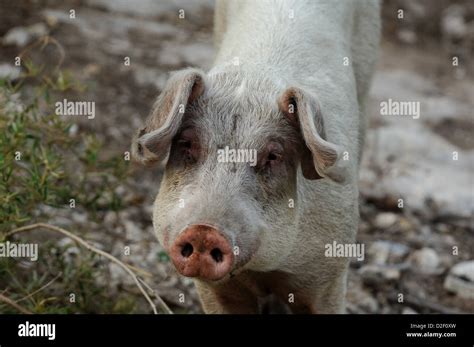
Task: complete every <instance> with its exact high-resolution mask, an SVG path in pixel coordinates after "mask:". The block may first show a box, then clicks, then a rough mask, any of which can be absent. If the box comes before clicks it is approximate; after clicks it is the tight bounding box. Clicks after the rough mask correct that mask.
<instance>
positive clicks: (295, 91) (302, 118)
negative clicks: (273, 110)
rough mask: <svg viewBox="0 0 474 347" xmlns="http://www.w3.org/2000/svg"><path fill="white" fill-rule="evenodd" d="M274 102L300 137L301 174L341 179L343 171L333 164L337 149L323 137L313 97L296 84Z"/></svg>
mask: <svg viewBox="0 0 474 347" xmlns="http://www.w3.org/2000/svg"><path fill="white" fill-rule="evenodd" d="M278 106H279V108H280V110H281V111H282V112H283V114H284V115H285V116H286V117H287V118H288V120H289V121H290V123H291V124H292V125H293V126H295V127H296V128H297V129H298V130H299V132H300V134H301V135H302V137H303V140H304V143H305V146H304V148H303V151H302V154H301V170H302V172H303V176H304V177H305V178H307V179H310V180H314V179H320V178H324V177H327V178H329V179H331V180H333V181H336V182H343V181H344V179H345V178H344V177H343V173H342V172H341V171H340V170H337V168H335V167H334V166H335V164H336V162H337V161H338V159H339V156H340V149H339V147H338V146H337V145H335V144H333V143H330V142H328V141H326V140H325V139H326V133H325V129H324V120H323V117H322V114H321V109H320V106H319V103H318V101H317V100H316V98H315V97H313V96H312V95H310V94H309V93H307V92H305V91H303V90H301V89H299V88H289V89H287V90H286V91H285V92H284V93H283V95H282V96H281V97H280V99H279V101H278Z"/></svg>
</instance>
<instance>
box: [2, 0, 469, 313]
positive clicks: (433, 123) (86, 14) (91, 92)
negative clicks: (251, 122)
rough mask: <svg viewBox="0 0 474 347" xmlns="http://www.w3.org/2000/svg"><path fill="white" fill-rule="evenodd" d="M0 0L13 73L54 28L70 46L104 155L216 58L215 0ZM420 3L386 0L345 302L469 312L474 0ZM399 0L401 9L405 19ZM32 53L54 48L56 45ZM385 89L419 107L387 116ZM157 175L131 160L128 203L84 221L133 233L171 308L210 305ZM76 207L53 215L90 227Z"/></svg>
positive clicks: (122, 280) (113, 236)
mask: <svg viewBox="0 0 474 347" xmlns="http://www.w3.org/2000/svg"><path fill="white" fill-rule="evenodd" d="M1 2H2V4H1V12H2V13H1V14H0V37H2V45H1V46H0V47H1V48H0V75H1V74H5V73H6V72H5V71H7V72H12V71H14V69H15V67H14V66H13V57H15V56H17V55H18V54H19V52H21V51H22V50H24V49H25V47H27V46H28V44H30V43H31V42H33V41H34V40H35V39H36V38H37V37H38V36H40V35H42V34H49V35H50V36H52V37H53V38H54V39H55V40H57V42H59V43H60V45H61V46H62V47H63V49H64V52H65V60H64V63H63V67H64V68H66V69H69V70H71V71H72V72H73V74H74V76H75V77H76V78H78V79H79V80H81V81H83V82H84V83H85V84H86V85H87V86H88V89H87V91H86V95H81V96H80V99H81V100H91V101H95V102H96V114H97V116H96V118H95V119H94V121H87V120H82V121H78V129H79V130H78V131H80V132H84V133H95V134H97V135H99V137H101V138H102V139H103V140H104V141H105V143H106V152H107V153H106V154H104V155H109V156H113V155H117V156H122V155H123V153H124V151H127V150H128V149H129V146H130V139H131V138H132V135H133V132H134V131H135V129H137V128H138V127H139V126H140V124H141V122H142V121H143V119H144V118H145V117H146V116H147V114H148V112H149V109H150V106H151V105H152V103H153V101H154V99H155V98H156V96H157V95H158V93H159V91H160V90H161V89H162V88H163V86H164V84H165V82H166V80H167V76H168V73H169V72H170V71H172V70H177V69H179V68H182V67H187V66H198V67H202V68H208V67H209V66H210V64H211V63H212V58H213V54H214V50H213V46H212V18H213V1H208V0H205V1H192V2H191V1H183V0H179V1H177V0H175V1H170V2H168V1H167V2H164V1H163V2H162V1H152V0H140V1H134V2H127V1H125V0H116V1H111V0H96V1H93V0H90V1H77V0H66V1H35V2H33V1H18V2H4V1H1ZM411 3H412V4H411V5H410V4H409V2H406V1H388V2H386V4H385V5H384V8H383V23H384V36H383V39H382V42H381V49H380V56H379V63H378V66H377V72H376V75H375V77H374V81H373V85H372V89H371V96H370V102H369V116H370V122H369V130H368V133H367V141H366V149H365V154H364V160H363V165H362V169H361V223H360V229H359V234H358V242H363V243H364V244H365V245H366V250H367V257H366V259H365V260H364V261H363V262H358V261H353V262H352V263H351V267H350V275H349V285H348V295H347V301H348V311H349V312H350V313H437V312H445V313H456V312H474V297H473V293H474V274H473V271H474V269H473V268H474V265H473V264H474V263H473V262H470V263H468V261H472V260H473V258H474V257H473V254H474V228H473V226H474V224H473V211H474V198H473V196H474V182H473V180H474V179H473V168H474V140H473V139H474V136H473V131H474V122H473V111H472V110H473V109H474V77H473V74H472V72H473V66H472V52H473V46H472V42H473V41H474V40H473V38H474V21H473V17H474V15H473V13H474V10H473V9H472V6H471V5H469V2H462V1H457V2H454V3H453V4H450V3H449V2H446V1H439V2H437V5H436V6H430V4H429V3H427V2H426V1H420V2H417V4H416V5H413V2H411ZM456 6H458V7H456ZM438 7H439V8H438ZM400 8H402V9H404V11H405V12H404V14H405V19H403V20H401V19H398V18H397V15H398V12H397V11H398V9H400ZM71 9H72V10H74V11H75V18H71V16H70V10H71ZM179 9H184V11H185V18H184V19H180V18H179V17H178V11H179ZM429 19H431V20H432V21H435V22H436V21H437V22H438V24H439V25H434V24H433V23H431V22H430V20H429ZM428 23H430V24H428ZM12 28H17V29H18V30H17V32H16V33H15V32H14V31H13V33H12ZM33 56H34V57H35V59H37V60H38V61H43V62H55V61H57V60H58V52H57V50H56V49H55V48H54V47H47V48H46V49H44V50H43V51H41V52H37V53H34V54H33ZM126 57H129V58H130V65H129V66H127V65H125V64H124V59H126ZM453 57H458V59H459V64H458V65H453ZM72 97H74V96H72ZM76 97H77V96H76ZM389 98H391V99H394V100H412V101H419V102H420V104H421V117H420V118H419V119H413V118H403V119H401V118H397V117H395V118H394V117H391V116H381V115H380V102H382V101H384V100H388V99H389ZM453 152H457V153H458V156H459V159H458V160H453ZM160 176H161V175H160V172H159V171H157V170H151V171H150V170H144V169H142V168H139V167H135V168H134V169H133V174H132V175H131V176H130V178H129V179H128V180H127V182H126V184H124V186H123V187H121V191H120V192H121V194H122V195H123V196H124V198H125V199H126V201H127V202H128V205H127V206H128V207H127V208H126V209H124V210H122V211H120V212H119V213H113V212H104V213H103V216H102V220H103V223H102V225H91V226H90V227H87V228H84V229H87V230H88V232H87V238H89V239H91V240H95V241H96V242H98V243H100V244H102V245H104V248H105V249H106V250H108V251H110V252H111V253H112V254H115V255H117V256H119V257H121V258H122V259H123V258H124V257H123V256H122V255H121V249H123V246H124V245H130V247H131V255H130V256H128V257H127V259H125V260H126V261H127V262H129V263H131V264H135V265H137V266H139V267H141V268H143V269H146V270H147V271H149V272H150V273H152V274H153V279H152V282H153V284H154V286H155V287H156V288H157V290H158V292H159V293H160V295H161V296H162V297H163V298H164V299H165V300H166V302H167V303H169V304H170V305H171V307H172V308H173V310H175V311H176V312H201V308H200V306H199V303H198V299H197V296H196V293H195V290H194V287H193V284H192V281H190V280H189V279H186V278H182V277H179V276H178V275H177V274H176V272H175V271H174V269H173V268H172V266H171V264H170V263H169V262H168V261H166V260H163V257H162V255H163V253H162V251H163V249H162V248H161V246H160V245H159V244H158V243H157V241H156V239H155V236H154V234H153V230H152V226H151V205H152V202H153V198H154V196H155V195H156V193H157V192H158V189H159V183H160ZM399 199H403V207H402V208H400V207H399V203H400V201H399ZM67 213H69V212H65V213H63V212H61V211H57V213H56V214H55V216H54V217H53V218H52V219H51V221H50V222H51V223H52V224H57V225H60V226H63V227H68V228H70V227H71V226H72V225H77V224H78V223H82V224H84V225H87V223H88V222H87V220H88V216H87V213H86V212H85V211H81V210H80V209H79V210H78V211H77V212H74V213H75V214H76V216H75V217H73V218H70V216H68V215H67ZM455 249H456V250H457V251H456V252H454V250H455ZM453 253H455V254H453ZM456 264H461V265H463V264H465V266H464V267H463V270H462V271H461V272H459V270H453V268H454V267H455V265H456ZM458 268H459V267H458ZM109 272H110V273H109V279H110V281H109V285H111V287H113V288H114V290H115V291H120V290H123V287H124V286H125V287H126V286H127V285H128V286H131V285H133V284H131V283H130V280H129V279H128V278H127V277H126V275H124V274H122V272H121V271H120V270H119V269H118V268H117V267H116V266H114V265H110V267H109ZM448 278H451V279H452V278H455V279H457V280H458V282H456V283H458V285H457V287H455V288H452V287H451V286H450V285H449V284H446V283H447V282H448ZM451 282H452V281H451ZM459 282H461V284H459ZM461 287H462V288H461ZM466 291H467V292H468V293H469V292H470V293H471V294H470V298H469V295H466ZM113 292H114V291H112V293H113ZM179 294H185V297H186V300H185V301H184V302H180V300H179ZM400 294H403V300H402V301H401V302H400ZM112 295H113V294H112ZM143 312H148V309H147V308H146V306H144V308H143Z"/></svg>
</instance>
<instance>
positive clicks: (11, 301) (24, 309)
mask: <svg viewBox="0 0 474 347" xmlns="http://www.w3.org/2000/svg"><path fill="white" fill-rule="evenodd" d="M0 301H2V302H4V303H6V304H8V305H10V306H11V307H14V308H15V309H17V310H18V311H20V312H21V313H23V314H33V313H32V312H30V311H28V310H27V309H26V308H24V307H21V306H20V305H18V304H17V303H16V302H15V301H13V300H11V299H9V298H7V297H6V296H5V295H3V294H0Z"/></svg>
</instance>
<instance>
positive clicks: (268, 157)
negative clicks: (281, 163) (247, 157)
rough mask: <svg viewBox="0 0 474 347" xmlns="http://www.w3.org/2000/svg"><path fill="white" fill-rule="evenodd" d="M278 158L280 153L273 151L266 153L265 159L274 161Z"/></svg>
mask: <svg viewBox="0 0 474 347" xmlns="http://www.w3.org/2000/svg"><path fill="white" fill-rule="evenodd" d="M280 159H281V154H279V153H273V152H270V153H268V156H267V161H275V160H280Z"/></svg>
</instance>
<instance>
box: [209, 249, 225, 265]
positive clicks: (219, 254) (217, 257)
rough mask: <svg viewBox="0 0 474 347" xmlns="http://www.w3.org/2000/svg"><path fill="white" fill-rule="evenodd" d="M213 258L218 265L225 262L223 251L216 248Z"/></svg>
mask: <svg viewBox="0 0 474 347" xmlns="http://www.w3.org/2000/svg"><path fill="white" fill-rule="evenodd" d="M211 257H212V259H214V261H215V262H216V263H220V262H221V261H222V260H224V255H223V254H222V251H221V250H220V249H219V248H214V249H213V250H212V251H211Z"/></svg>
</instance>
